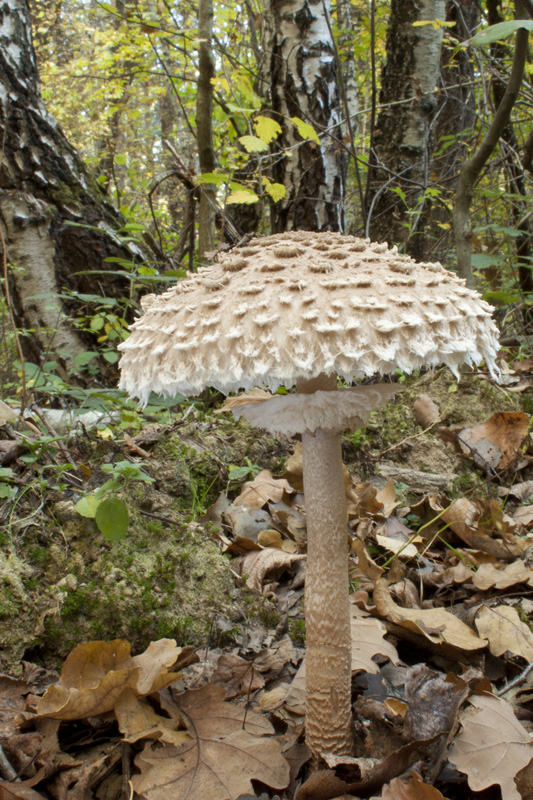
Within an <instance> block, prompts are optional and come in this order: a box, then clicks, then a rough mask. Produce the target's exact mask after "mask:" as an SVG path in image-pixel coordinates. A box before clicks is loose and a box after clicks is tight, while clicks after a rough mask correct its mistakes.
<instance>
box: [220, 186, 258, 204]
mask: <svg viewBox="0 0 533 800" xmlns="http://www.w3.org/2000/svg"><path fill="white" fill-rule="evenodd" d="M258 200H259V197H258V196H257V195H256V193H255V192H248V191H246V189H241V191H239V192H232V193H231V194H230V195H229V196H228V198H227V200H226V203H228V204H229V203H243V204H245V205H251V203H257V201H258Z"/></svg>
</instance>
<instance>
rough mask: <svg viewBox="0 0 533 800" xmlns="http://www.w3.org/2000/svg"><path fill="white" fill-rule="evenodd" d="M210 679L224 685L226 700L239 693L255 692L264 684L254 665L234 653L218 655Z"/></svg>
mask: <svg viewBox="0 0 533 800" xmlns="http://www.w3.org/2000/svg"><path fill="white" fill-rule="evenodd" d="M212 681H213V683H217V684H220V685H221V686H224V688H225V689H226V697H227V699H228V700H231V699H232V698H233V697H237V696H238V695H240V694H243V695H247V694H249V693H250V692H255V691H256V690H257V689H262V688H263V686H264V685H265V681H264V680H263V678H262V676H261V675H260V674H259V672H258V670H257V669H256V667H255V665H254V664H253V663H252V662H250V661H245V660H244V658H241V657H240V656H237V655H235V654H234V653H223V654H222V655H221V656H220V658H219V659H218V662H217V668H216V670H215V672H214V673H213V676H212Z"/></svg>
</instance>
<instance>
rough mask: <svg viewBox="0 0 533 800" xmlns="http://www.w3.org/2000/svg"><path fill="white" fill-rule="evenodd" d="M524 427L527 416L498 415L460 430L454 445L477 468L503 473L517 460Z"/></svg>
mask: <svg viewBox="0 0 533 800" xmlns="http://www.w3.org/2000/svg"><path fill="white" fill-rule="evenodd" d="M528 427H529V416H528V414H524V413H523V412H521V411H513V412H508V411H499V412H498V413H496V414H493V416H492V417H491V418H490V419H488V420H487V421H486V422H484V423H483V424H482V425H476V426H475V427H474V428H464V429H463V430H462V431H460V433H459V435H458V441H459V444H460V446H461V449H462V450H463V452H464V453H466V454H467V455H469V454H472V455H473V457H474V461H475V462H476V463H477V464H479V466H481V467H483V468H486V467H487V466H490V467H492V468H493V469H495V470H504V469H508V468H509V467H510V466H511V465H513V464H514V463H515V462H516V461H517V459H519V458H520V457H521V453H520V448H521V447H522V445H523V443H524V440H525V438H526V436H527V433H528ZM525 463H527V462H525ZM522 466H524V465H523V464H522Z"/></svg>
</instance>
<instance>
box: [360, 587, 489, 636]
mask: <svg viewBox="0 0 533 800" xmlns="http://www.w3.org/2000/svg"><path fill="white" fill-rule="evenodd" d="M374 603H375V604H376V608H377V610H378V612H379V614H380V615H381V616H383V617H388V619H390V620H391V621H392V622H394V623H395V624H396V625H400V627H402V628H407V629H408V630H411V631H414V632H415V633H418V634H421V635H422V636H425V637H426V638H427V639H429V640H430V641H431V642H435V643H436V644H439V643H441V642H446V644H450V645H453V646H454V647H459V648H460V649H461V650H480V649H481V648H482V647H486V646H487V642H486V641H485V640H483V639H480V638H479V636H476V634H475V633H474V631H473V630H472V629H471V628H469V627H468V625H465V623H464V622H461V620H460V619H458V617H456V616H454V615H453V614H450V612H449V611H445V610H444V609H443V608H427V609H425V608H424V609H414V608H413V609H412V608H401V607H400V606H398V605H396V603H395V602H394V600H393V599H392V597H391V594H390V591H389V587H388V585H387V581H386V580H385V579H384V578H380V579H379V580H378V581H376V586H375V589H374Z"/></svg>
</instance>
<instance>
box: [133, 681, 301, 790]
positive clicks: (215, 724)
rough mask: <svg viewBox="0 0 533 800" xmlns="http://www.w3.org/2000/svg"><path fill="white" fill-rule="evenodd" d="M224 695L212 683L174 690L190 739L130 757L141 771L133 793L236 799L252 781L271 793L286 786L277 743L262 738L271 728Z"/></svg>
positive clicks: (150, 745) (285, 771)
mask: <svg viewBox="0 0 533 800" xmlns="http://www.w3.org/2000/svg"><path fill="white" fill-rule="evenodd" d="M224 696H225V690H224V689H223V688H222V687H220V686H213V685H209V686H205V687H203V688H202V689H197V690H193V691H189V692H184V693H183V694H179V695H178V694H176V693H175V692H173V701H174V703H175V705H176V707H177V709H178V710H179V712H180V713H181V714H182V715H184V717H185V719H186V721H187V727H188V731H189V734H190V735H191V737H192V741H191V743H189V744H187V745H183V746H181V747H174V746H173V745H168V744H165V745H164V746H163V747H161V746H160V745H158V746H157V747H156V746H155V745H154V744H153V743H148V744H147V745H146V746H145V748H144V750H143V752H142V753H140V754H139V755H138V756H137V757H136V759H135V764H136V766H137V767H138V768H139V770H140V772H141V774H140V775H135V776H134V777H133V779H132V784H133V788H134V790H135V791H136V792H137V794H139V795H141V796H143V797H144V798H146V800H168V798H169V797H186V798H187V800H236V799H237V798H238V797H239V796H240V795H241V794H244V793H246V792H251V791H252V783H251V780H252V779H254V780H259V781H261V782H262V783H265V784H267V785H268V786H271V787H272V788H274V789H284V788H285V787H286V786H287V785H288V783H289V765H288V763H287V761H286V760H285V759H284V758H283V756H282V754H281V745H280V744H279V743H278V742H276V741H275V740H274V739H272V738H266V737H270V736H271V734H272V733H273V732H274V729H273V727H272V726H271V724H270V723H269V722H268V720H266V719H265V718H264V717H262V716H261V715H260V714H257V713H256V712H254V711H248V710H247V709H246V708H243V707H240V706H236V705H234V704H232V703H228V702H225V701H224V699H223V698H224ZM243 725H244V726H245V729H244V730H243V729H242V728H243Z"/></svg>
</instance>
